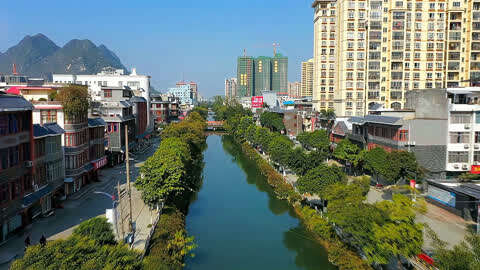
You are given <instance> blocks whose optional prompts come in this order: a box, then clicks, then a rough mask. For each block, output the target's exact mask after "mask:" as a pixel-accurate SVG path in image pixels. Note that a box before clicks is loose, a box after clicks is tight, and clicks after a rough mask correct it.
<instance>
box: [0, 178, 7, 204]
mask: <svg viewBox="0 0 480 270" xmlns="http://www.w3.org/2000/svg"><path fill="white" fill-rule="evenodd" d="M8 197H9V196H8V184H7V183H4V184H1V185H0V204H1V203H3V202H5V201H7V200H8V199H9V198H8Z"/></svg>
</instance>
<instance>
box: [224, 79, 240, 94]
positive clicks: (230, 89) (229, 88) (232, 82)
mask: <svg viewBox="0 0 480 270" xmlns="http://www.w3.org/2000/svg"><path fill="white" fill-rule="evenodd" d="M236 96H237V78H230V79H225V98H232V97H236Z"/></svg>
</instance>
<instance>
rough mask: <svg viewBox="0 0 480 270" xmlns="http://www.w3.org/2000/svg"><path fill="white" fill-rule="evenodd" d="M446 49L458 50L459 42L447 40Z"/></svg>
mask: <svg viewBox="0 0 480 270" xmlns="http://www.w3.org/2000/svg"><path fill="white" fill-rule="evenodd" d="M479 45H480V44H479ZM448 49H449V50H451V51H459V50H460V42H449V43H448ZM479 49H480V46H479Z"/></svg>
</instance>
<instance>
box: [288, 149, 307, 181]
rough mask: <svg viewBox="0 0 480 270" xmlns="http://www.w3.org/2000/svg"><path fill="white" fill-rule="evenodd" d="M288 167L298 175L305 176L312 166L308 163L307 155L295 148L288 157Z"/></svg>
mask: <svg viewBox="0 0 480 270" xmlns="http://www.w3.org/2000/svg"><path fill="white" fill-rule="evenodd" d="M287 167H289V168H290V169H292V170H293V171H294V172H295V174H297V175H304V174H305V173H306V172H307V171H308V170H309V169H311V167H310V164H308V161H307V155H306V154H305V152H304V151H303V150H302V149H301V148H298V147H297V148H294V149H293V150H292V151H291V152H290V155H289V157H288V161H287Z"/></svg>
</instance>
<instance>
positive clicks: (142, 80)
mask: <svg viewBox="0 0 480 270" xmlns="http://www.w3.org/2000/svg"><path fill="white" fill-rule="evenodd" d="M52 80H53V82H54V83H65V84H68V83H75V84H81V85H88V91H89V93H90V95H91V97H92V99H93V100H101V99H102V97H101V93H102V92H101V91H102V89H101V88H102V86H112V87H124V86H128V87H130V89H132V90H133V92H134V94H135V95H136V96H142V97H144V98H145V99H146V100H147V108H150V76H147V75H138V74H137V72H136V69H135V68H132V72H131V73H130V74H128V75H125V74H124V72H123V70H122V69H117V70H115V69H112V68H105V69H104V70H102V72H100V73H98V74H94V75H72V74H53V75H52ZM147 116H148V119H147V123H148V126H149V127H153V121H151V119H152V116H151V114H150V113H148V115H147Z"/></svg>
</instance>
